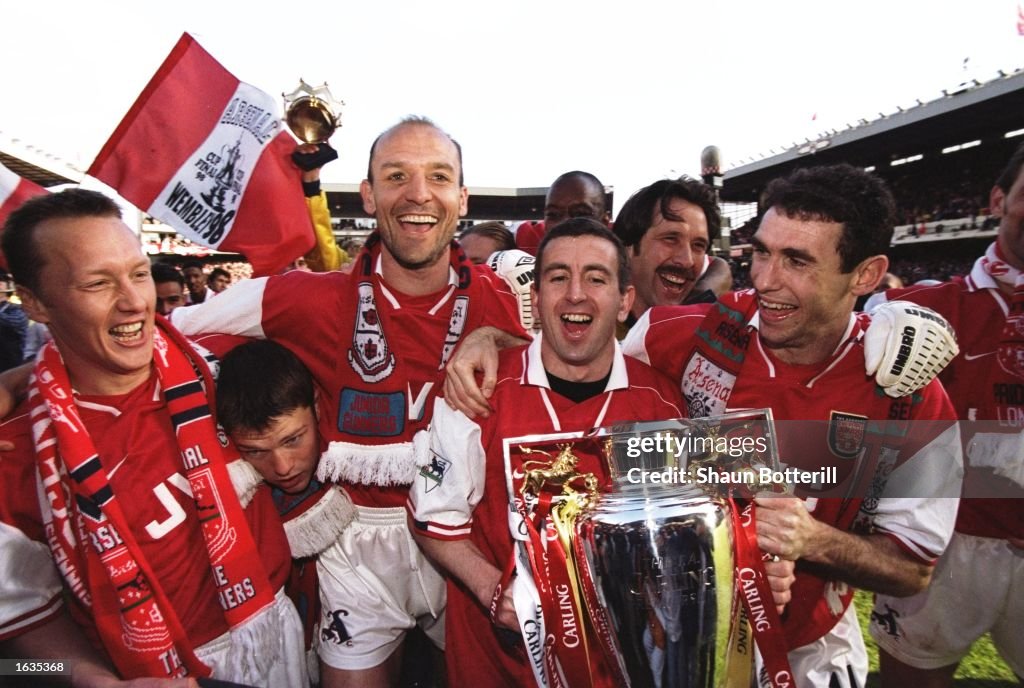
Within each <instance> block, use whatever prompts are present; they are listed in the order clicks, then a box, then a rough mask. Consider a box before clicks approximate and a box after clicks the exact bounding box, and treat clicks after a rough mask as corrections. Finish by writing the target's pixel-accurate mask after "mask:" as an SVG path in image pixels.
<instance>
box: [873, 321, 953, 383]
mask: <svg viewBox="0 0 1024 688" xmlns="http://www.w3.org/2000/svg"><path fill="white" fill-rule="evenodd" d="M958 353H960V347H959V346H957V343H956V332H954V331H953V328H952V327H951V326H950V324H949V323H948V322H946V319H945V318H943V317H942V316H941V315H939V314H938V313H936V312H935V311H933V310H931V309H930V308H925V307H923V306H918V305H917V304H916V303H911V302H909V301H888V302H886V303H883V304H881V305H879V306H878V307H877V308H875V310H873V311H871V326H870V327H868V330H867V332H866V333H865V334H864V362H865V368H866V370H867V374H868V375H874V376H875V382H877V383H878V386H879V387H881V388H882V389H883V390H884V391H885V393H886V394H887V395H888V396H890V397H893V398H899V397H903V396H906V395H908V394H910V393H911V392H914V391H917V390H919V389H921V388H922V387H924V386H925V385H927V384H928V383H929V382H931V381H932V380H934V379H935V377H936V376H937V375H938V374H939V373H941V372H942V370H943V369H944V368H945V367H946V366H947V365H948V364H949V362H950V361H952V360H953V357H954V356H956V355H957V354H958Z"/></svg>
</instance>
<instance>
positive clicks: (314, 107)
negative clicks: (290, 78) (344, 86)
mask: <svg viewBox="0 0 1024 688" xmlns="http://www.w3.org/2000/svg"><path fill="white" fill-rule="evenodd" d="M281 96H282V97H283V98H284V109H285V116H284V121H285V122H286V123H287V124H288V128H289V129H291V130H292V133H293V134H295V136H296V137H297V138H298V139H299V140H300V141H302V142H303V143H318V144H319V143H326V142H327V139H329V138H331V134H333V133H334V130H335V129H337V128H338V127H340V126H341V117H340V114H338V113H340V111H341V106H343V105H344V104H345V103H343V102H342V101H340V100H335V99H334V96H332V95H331V91H330V89H328V88H327V84H326V83H323V84H321V85H320V86H317V87H316V88H314V87H312V86H310V85H309V84H307V83H306V82H305V81H303V80H302V79H299V85H298V87H297V88H296V89H295V90H294V91H292V92H291V93H282V94H281Z"/></svg>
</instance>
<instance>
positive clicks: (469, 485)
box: [407, 399, 487, 540]
mask: <svg viewBox="0 0 1024 688" xmlns="http://www.w3.org/2000/svg"><path fill="white" fill-rule="evenodd" d="M425 433H426V437H425V438H424V439H423V440H421V439H419V438H418V439H417V441H416V442H415V447H416V449H415V450H416V462H417V464H418V465H419V466H420V470H419V473H418V474H417V475H416V478H415V479H414V480H413V484H412V488H411V489H410V490H409V502H408V505H407V508H408V511H409V514H410V516H411V518H412V523H413V527H414V528H415V529H416V530H417V531H418V532H419V533H421V534H422V535H426V536H427V537H432V538H436V539H439V540H461V539H465V538H468V537H469V534H470V531H471V529H472V526H473V509H474V508H476V505H477V504H479V503H480V499H481V498H482V497H483V495H484V481H485V475H486V474H485V471H486V466H487V463H486V455H485V453H484V448H483V446H482V444H481V430H480V426H479V425H477V424H476V423H475V422H473V421H472V420H470V419H469V418H467V417H466V416H465V415H464V414H463V413H462V412H460V411H453V410H452V409H450V408H448V404H446V403H445V402H444V400H443V399H436V400H435V401H434V419H433V421H432V422H431V424H430V430H429V431H425ZM424 440H425V441H424Z"/></svg>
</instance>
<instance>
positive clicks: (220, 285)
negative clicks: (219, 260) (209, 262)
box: [206, 268, 231, 294]
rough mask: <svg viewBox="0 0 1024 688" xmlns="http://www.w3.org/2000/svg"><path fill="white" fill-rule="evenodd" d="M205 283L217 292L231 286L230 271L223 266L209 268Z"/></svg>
mask: <svg viewBox="0 0 1024 688" xmlns="http://www.w3.org/2000/svg"><path fill="white" fill-rule="evenodd" d="M206 283H207V284H208V285H209V286H210V289H212V290H213V291H214V292H215V293H217V294H219V293H221V292H222V291H224V290H225V289H227V288H228V287H230V286H231V273H230V272H228V271H227V270H225V269H224V268H214V269H213V270H210V276H209V277H208V278H207V280H206Z"/></svg>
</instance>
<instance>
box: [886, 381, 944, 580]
mask: <svg viewBox="0 0 1024 688" xmlns="http://www.w3.org/2000/svg"><path fill="white" fill-rule="evenodd" d="M917 394H918V395H920V396H919V398H917V399H915V400H914V402H915V403H914V406H913V409H912V412H911V413H912V420H911V421H910V423H909V435H908V438H907V441H906V443H905V444H904V446H903V449H902V452H903V453H904V454H905V458H901V460H900V461H899V463H898V464H897V465H896V466H895V467H894V468H893V470H892V472H891V473H890V474H889V476H888V479H887V480H886V483H885V487H884V489H883V491H882V495H881V498H880V499H879V500H878V502H877V505H876V506H875V507H874V509H873V519H872V522H873V525H874V527H875V528H876V529H877V530H878V531H880V532H882V533H884V534H886V535H888V536H889V537H891V538H892V539H893V540H895V541H896V543H897V544H898V545H899V546H900V547H901V548H902V549H903V550H904V551H905V552H907V553H908V554H910V555H911V556H912V557H914V558H915V559H916V560H918V561H920V562H922V563H925V564H934V563H935V560H936V559H938V558H939V555H941V554H942V552H943V551H944V550H945V549H946V546H947V545H948V544H949V540H950V538H951V537H952V535H953V526H954V524H955V522H956V514H957V507H958V505H959V501H960V500H959V497H960V490H961V487H962V483H963V459H962V451H961V447H962V445H961V442H960V427H959V424H958V423H957V422H956V421H955V417H956V414H955V412H954V410H953V407H952V404H950V402H949V398H948V397H947V396H946V392H945V390H943V389H942V385H941V383H939V382H938V381H932V382H931V383H929V384H928V386H926V387H925V388H924V389H923V390H922V391H921V392H919V393H917Z"/></svg>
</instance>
